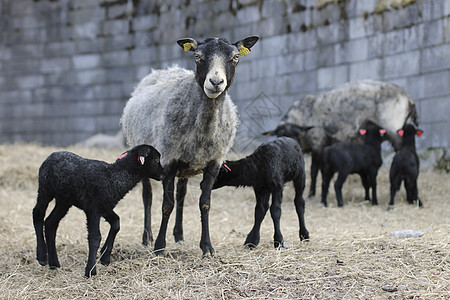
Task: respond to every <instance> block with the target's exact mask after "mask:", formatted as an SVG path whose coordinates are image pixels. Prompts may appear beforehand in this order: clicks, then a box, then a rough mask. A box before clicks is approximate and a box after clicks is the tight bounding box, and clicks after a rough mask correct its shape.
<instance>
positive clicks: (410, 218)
mask: <svg viewBox="0 0 450 300" xmlns="http://www.w3.org/2000/svg"><path fill="white" fill-rule="evenodd" d="M55 150H57V149H56V148H51V147H41V146H37V145H14V146H12V145H0V207H1V209H0V298H2V299H112V298H114V299H244V298H246V299H449V298H450V268H449V266H450V258H449V242H450V239H449V237H450V209H449V205H448V201H449V199H448V197H449V194H450V174H447V173H444V172H442V173H441V172H439V171H433V170H431V169H423V170H421V173H420V177H419V194H420V196H421V199H422V201H423V202H424V208H418V207H415V206H411V205H408V204H406V203H405V192H404V190H401V191H400V192H399V193H398V195H397V197H396V204H395V207H394V209H391V210H387V203H388V196H389V181H388V167H386V166H383V167H382V168H381V169H380V172H379V175H378V194H379V202H380V205H379V206H376V207H373V206H372V205H370V204H369V203H368V202H366V201H364V200H363V198H364V192H363V189H362V186H361V183H360V180H359V178H358V177H354V176H352V177H350V178H349V179H348V180H347V182H346V183H345V185H344V190H343V193H344V202H345V207H343V208H338V207H337V205H336V200H335V195H334V191H333V190H332V188H330V192H329V196H328V202H329V207H328V208H324V207H322V206H321V205H320V203H319V202H320V200H319V197H318V196H316V197H315V198H313V199H307V200H306V214H305V219H306V226H307V228H308V230H309V232H310V238H311V240H310V241H309V242H300V240H299V238H298V220H297V217H296V215H295V209H294V205H293V202H292V199H293V197H294V192H293V188H292V185H291V184H290V183H289V184H287V185H286V188H285V192H284V198H283V200H284V202H283V205H282V209H283V212H282V220H281V228H282V232H283V235H284V238H285V240H286V241H287V242H289V243H290V244H291V247H290V248H288V249H274V248H273V240H272V237H273V225H272V221H271V218H270V214H268V215H267V216H266V219H265V220H264V222H263V225H262V230H261V242H260V245H259V246H258V247H257V248H256V249H254V250H248V249H246V248H245V247H244V246H243V243H244V240H245V237H246V234H247V233H248V232H249V231H250V229H251V226H252V224H253V209H254V205H255V199H254V195H253V191H252V189H249V188H246V189H244V188H241V189H234V188H222V189H220V190H216V191H214V192H213V195H212V207H211V211H210V233H211V240H212V243H213V246H214V248H215V250H216V254H215V256H213V257H207V258H202V253H201V250H200V248H199V241H200V228H201V227H200V213H199V209H198V198H199V195H200V190H199V181H200V179H199V178H194V179H192V180H190V182H189V187H188V195H187V198H186V202H185V215H184V239H185V241H184V242H183V243H178V244H177V243H175V242H174V241H173V237H172V235H171V234H169V235H168V236H167V249H166V252H165V255H163V256H155V255H153V254H152V249H151V248H146V247H144V246H142V245H141V236H142V227H143V207H142V200H141V187H140V185H138V186H137V187H136V188H135V189H133V190H132V191H131V192H130V193H129V194H128V195H127V196H126V197H125V198H124V199H123V200H122V201H121V202H120V203H119V204H118V206H117V208H116V209H115V211H116V213H117V214H118V215H119V216H120V217H121V230H120V232H119V234H118V235H117V239H116V244H115V248H114V249H113V254H112V262H111V264H110V265H109V266H103V265H101V264H99V266H98V267H97V271H98V275H97V276H95V277H92V278H89V279H86V278H84V277H83V274H84V267H85V263H86V260H87V251H88V249H87V239H86V237H87V231H86V226H85V217H84V213H83V212H82V211H80V210H78V209H77V208H72V209H71V210H70V211H69V213H68V215H67V216H66V217H65V218H64V219H63V220H62V221H61V224H60V227H59V230H58V234H57V249H58V254H59V259H60V262H61V268H60V269H58V270H49V268H48V267H42V266H40V265H39V264H38V263H37V261H36V260H35V247H36V241H35V234H34V228H33V224H32V216H31V211H32V209H33V207H34V204H35V201H36V199H35V198H36V191H37V178H38V168H39V166H40V164H41V163H42V161H43V160H44V159H45V158H46V157H47V156H48V155H49V154H50V153H51V152H53V151H55ZM66 150H69V151H73V152H75V153H77V154H79V155H82V156H85V157H89V158H95V159H101V160H105V161H108V162H113V161H114V160H115V158H116V157H117V156H118V155H119V154H120V153H121V152H122V149H115V150H98V149H97V150H92V149H83V148H69V149H66ZM307 166H308V167H307V168H308V169H309V159H308V161H307ZM308 176H309V175H308ZM319 177H320V176H319ZM152 185H153V187H154V200H153V208H152V228H153V233H154V234H155V235H156V234H157V232H158V229H159V223H160V216H161V212H160V211H161V195H162V189H161V185H160V183H157V182H152ZM318 187H320V180H319V185H318ZM307 188H309V178H308V181H307ZM318 194H319V195H320V190H319V189H318ZM305 196H306V192H305ZM50 209H51V208H50ZM50 209H49V211H50ZM173 219H174V217H173V216H172V218H171V223H170V225H169V226H170V228H172V227H173V223H174V222H173V221H174V220H173ZM101 226H102V235H103V240H104V238H105V237H106V234H107V231H108V229H109V226H108V224H107V223H106V222H104V221H102V224H101ZM405 229H410V230H414V231H421V232H422V233H423V235H422V236H420V237H396V236H393V235H392V234H391V233H392V232H394V231H398V230H405ZM169 233H171V229H169Z"/></svg>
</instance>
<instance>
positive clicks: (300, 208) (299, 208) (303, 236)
mask: <svg viewBox="0 0 450 300" xmlns="http://www.w3.org/2000/svg"><path fill="white" fill-rule="evenodd" d="M304 178H305V177H304V175H303V176H299V177H298V178H296V179H294V188H295V198H294V204H295V210H296V212H297V217H298V223H299V226H300V230H299V236H300V240H301V241H302V240H309V232H308V229H306V225H305V199H304V198H303V191H304V189H305V179H304Z"/></svg>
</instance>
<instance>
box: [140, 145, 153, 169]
mask: <svg viewBox="0 0 450 300" xmlns="http://www.w3.org/2000/svg"><path fill="white" fill-rule="evenodd" d="M150 151H151V149H150V147H142V148H140V149H139V151H138V162H139V164H140V165H141V166H143V165H144V163H145V158H146V157H147V156H148V155H149V154H150Z"/></svg>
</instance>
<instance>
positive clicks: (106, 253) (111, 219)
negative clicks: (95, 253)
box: [100, 210, 120, 265]
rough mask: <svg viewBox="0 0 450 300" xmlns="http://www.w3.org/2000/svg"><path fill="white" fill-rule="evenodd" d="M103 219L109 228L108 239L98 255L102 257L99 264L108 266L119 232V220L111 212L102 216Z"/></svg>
mask: <svg viewBox="0 0 450 300" xmlns="http://www.w3.org/2000/svg"><path fill="white" fill-rule="evenodd" d="M103 217H104V218H105V220H106V221H107V222H108V223H109V225H110V226H111V227H110V229H109V232H108V237H107V238H106V241H105V244H104V245H103V247H102V249H101V250H100V254H101V255H102V257H101V258H100V262H101V263H102V264H104V265H108V264H109V263H110V262H111V251H112V248H113V246H114V240H115V238H116V235H117V233H118V232H119V230H120V218H119V216H118V215H117V214H116V213H115V212H114V211H112V210H111V211H110V212H108V213H107V214H103Z"/></svg>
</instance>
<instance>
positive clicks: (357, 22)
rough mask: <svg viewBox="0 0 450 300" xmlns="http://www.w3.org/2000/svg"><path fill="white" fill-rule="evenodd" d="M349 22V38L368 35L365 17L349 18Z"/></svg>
mask: <svg viewBox="0 0 450 300" xmlns="http://www.w3.org/2000/svg"><path fill="white" fill-rule="evenodd" d="M348 24H349V38H350V39H351V40H352V39H357V38H362V37H365V36H366V29H365V22H364V18H362V17H358V18H353V19H349V21H348Z"/></svg>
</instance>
